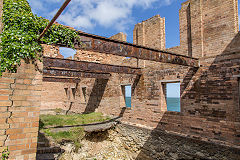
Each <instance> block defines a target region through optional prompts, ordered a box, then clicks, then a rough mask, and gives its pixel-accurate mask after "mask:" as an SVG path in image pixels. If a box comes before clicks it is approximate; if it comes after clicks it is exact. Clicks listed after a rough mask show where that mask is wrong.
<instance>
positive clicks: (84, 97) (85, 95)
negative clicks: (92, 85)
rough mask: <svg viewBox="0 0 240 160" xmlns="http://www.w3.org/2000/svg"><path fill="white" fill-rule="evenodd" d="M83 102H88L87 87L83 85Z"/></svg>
mask: <svg viewBox="0 0 240 160" xmlns="http://www.w3.org/2000/svg"><path fill="white" fill-rule="evenodd" d="M81 103H87V87H82V91H81Z"/></svg>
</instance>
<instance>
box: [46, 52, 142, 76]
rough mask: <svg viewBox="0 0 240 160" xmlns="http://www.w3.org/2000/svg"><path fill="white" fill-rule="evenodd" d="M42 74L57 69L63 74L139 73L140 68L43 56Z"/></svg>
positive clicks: (56, 71) (57, 71)
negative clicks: (43, 71)
mask: <svg viewBox="0 0 240 160" xmlns="http://www.w3.org/2000/svg"><path fill="white" fill-rule="evenodd" d="M43 68H44V70H45V73H44V74H47V73H48V74H49V73H50V71H52V72H53V73H56V74H59V70H61V71H62V72H64V74H65V75H74V76H80V73H78V74H77V73H76V72H90V73H103V74H107V73H124V74H136V75H141V69H140V68H134V67H127V66H117V65H108V64H99V63H93V62H85V61H76V60H69V59H60V58H51V57H43Z"/></svg>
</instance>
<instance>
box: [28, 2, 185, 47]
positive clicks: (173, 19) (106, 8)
mask: <svg viewBox="0 0 240 160" xmlns="http://www.w3.org/2000/svg"><path fill="white" fill-rule="evenodd" d="M28 1H29V3H30V5H31V7H32V10H33V12H34V13H35V14H37V15H38V16H42V17H45V18H48V19H52V17H53V16H54V14H55V13H56V12H57V10H58V9H59V8H60V7H61V5H62V4H63V2H64V1H65V0H28ZM185 1H186V0H72V1H71V2H70V4H69V6H68V7H67V8H66V10H65V11H64V12H63V14H62V15H61V16H60V17H59V19H58V20H57V21H58V22H59V23H62V24H65V25H69V26H71V27H74V28H76V29H78V30H82V31H85V32H87V33H92V34H96V35H100V36H104V37H110V36H112V35H114V34H117V33H119V32H124V33H126V34H127V41H128V42H130V43H132V39H133V38H132V37H133V33H132V32H133V28H134V25H135V24H137V23H139V22H141V21H143V20H146V19H148V18H150V17H152V16H154V15H156V14H159V15H160V16H161V17H165V18H166V47H167V48H170V47H174V46H177V45H179V16H178V11H179V9H180V8H181V3H182V2H185Z"/></svg>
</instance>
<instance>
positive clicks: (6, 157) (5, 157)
mask: <svg viewBox="0 0 240 160" xmlns="http://www.w3.org/2000/svg"><path fill="white" fill-rule="evenodd" d="M9 154H10V152H9V151H8V148H6V149H4V150H3V151H2V156H1V158H2V160H7V159H8V158H9Z"/></svg>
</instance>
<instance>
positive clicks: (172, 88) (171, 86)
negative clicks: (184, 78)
mask: <svg viewBox="0 0 240 160" xmlns="http://www.w3.org/2000/svg"><path fill="white" fill-rule="evenodd" d="M166 101H167V111H174V112H181V104H180V83H167V84H166Z"/></svg>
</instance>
